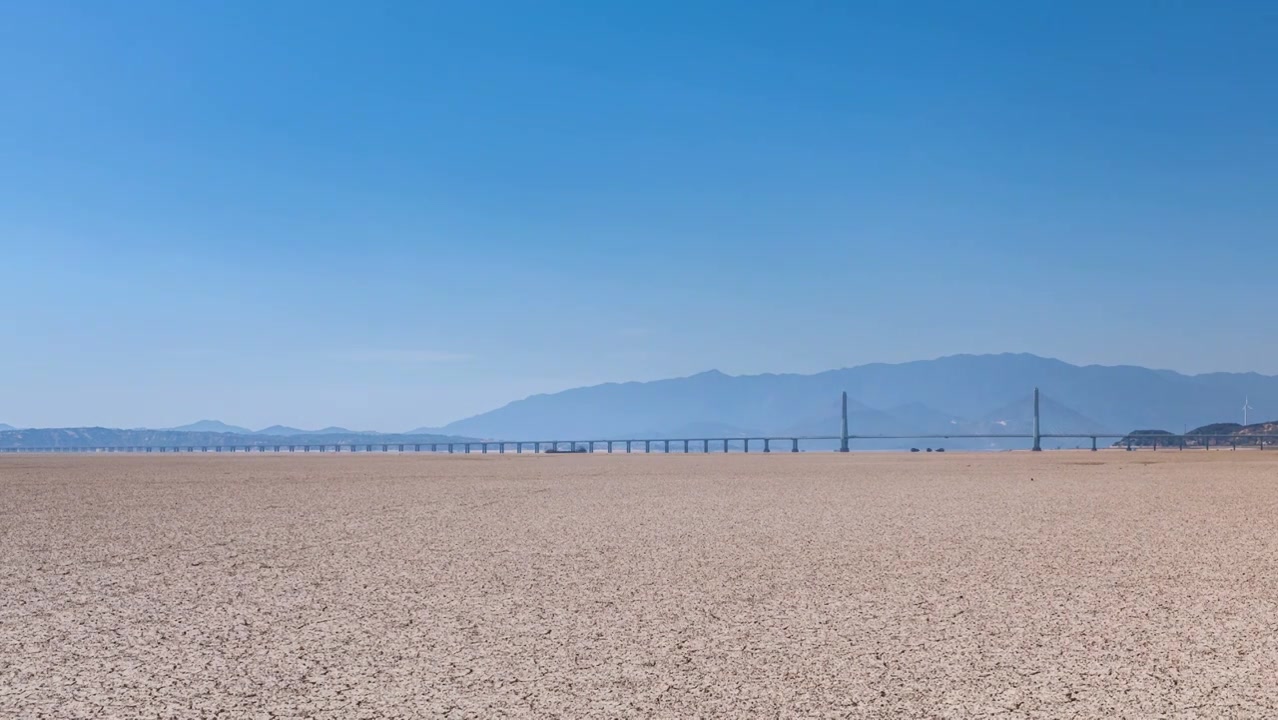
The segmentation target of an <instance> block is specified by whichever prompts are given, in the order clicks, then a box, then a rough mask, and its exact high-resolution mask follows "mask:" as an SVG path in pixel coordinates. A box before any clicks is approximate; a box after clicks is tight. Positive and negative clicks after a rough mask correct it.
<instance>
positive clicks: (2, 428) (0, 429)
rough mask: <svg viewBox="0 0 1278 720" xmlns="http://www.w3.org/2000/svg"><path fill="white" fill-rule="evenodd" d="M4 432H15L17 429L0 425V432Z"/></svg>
mask: <svg viewBox="0 0 1278 720" xmlns="http://www.w3.org/2000/svg"><path fill="white" fill-rule="evenodd" d="M5 430H17V428H15V427H14V426H12V425H5V424H4V423H0V432H4V431H5Z"/></svg>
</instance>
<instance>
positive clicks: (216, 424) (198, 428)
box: [166, 420, 437, 437]
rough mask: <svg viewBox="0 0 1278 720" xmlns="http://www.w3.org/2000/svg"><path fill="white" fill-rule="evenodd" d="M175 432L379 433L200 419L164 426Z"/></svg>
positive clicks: (234, 433) (421, 433)
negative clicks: (255, 426)
mask: <svg viewBox="0 0 1278 720" xmlns="http://www.w3.org/2000/svg"><path fill="white" fill-rule="evenodd" d="M166 429H167V430H174V431H177V432H203V433H229V434H232V435H273V436H281V437H291V436H297V435H377V434H379V433H376V432H373V431H370V430H347V429H346V428H343V427H326V428H323V429H321V430H299V429H298V428H294V427H288V426H287V425H272V426H270V427H267V428H262V429H261V430H249V429H248V428H244V427H240V426H239V425H227V424H226V423H224V422H222V421H221V420H200V421H199V422H193V423H191V424H190V425H182V426H179V427H174V428H166ZM407 434H411V435H429V434H437V433H428V432H427V433H423V432H419V431H417V430H413V431H410V432H409V433H407Z"/></svg>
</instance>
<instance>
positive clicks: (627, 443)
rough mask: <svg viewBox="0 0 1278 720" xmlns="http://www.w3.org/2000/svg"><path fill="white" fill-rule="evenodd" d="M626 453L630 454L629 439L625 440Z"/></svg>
mask: <svg viewBox="0 0 1278 720" xmlns="http://www.w3.org/2000/svg"><path fill="white" fill-rule="evenodd" d="M626 454H627V455H629V454H630V441H629V440H627V441H626Z"/></svg>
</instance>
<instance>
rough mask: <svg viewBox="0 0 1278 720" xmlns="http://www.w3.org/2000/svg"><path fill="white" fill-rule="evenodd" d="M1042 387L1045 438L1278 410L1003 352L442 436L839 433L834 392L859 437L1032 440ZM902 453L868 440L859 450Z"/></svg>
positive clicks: (549, 402)
mask: <svg viewBox="0 0 1278 720" xmlns="http://www.w3.org/2000/svg"><path fill="white" fill-rule="evenodd" d="M1035 387H1039V388H1041V390H1042V394H1043V395H1042V402H1041V411H1042V429H1043V432H1044V433H1091V432H1097V433H1120V432H1127V431H1129V430H1131V429H1133V428H1140V427H1171V428H1178V429H1180V428H1188V427H1196V426H1199V425H1202V424H1205V423H1208V422H1218V421H1220V420H1222V419H1226V418H1230V417H1232V416H1234V415H1238V414H1240V413H1241V408H1242V404H1243V399H1244V396H1250V398H1251V402H1252V405H1253V406H1255V407H1256V408H1259V409H1260V410H1258V411H1257V412H1260V411H1263V409H1265V408H1274V409H1275V414H1278V377H1271V376H1264V375H1258V374H1255V373H1245V374H1231V373H1211V374H1206V375H1183V374H1180V373H1176V372H1173V371H1169V370H1150V369H1147V368H1141V367H1132V366H1101V365H1088V366H1077V365H1071V364H1069V363H1066V362H1062V361H1060V360H1054V359H1050V358H1043V357H1038V356H1035V355H1028V354H1001V355H954V356H950V357H943V358H939V359H936V360H924V361H917V362H908V363H901V364H895V365H889V364H881V363H876V364H872V365H862V366H859V367H853V368H845V369H842V370H831V371H828V372H823V373H817V374H814V375H773V374H765V375H742V376H730V375H725V374H724V373H721V372H718V371H713V370H712V371H709V372H704V373H700V374H697V375H692V376H689V377H684V378H674V379H669V380H657V381H652V382H629V383H608V384H604V385H595V386H591V387H583V388H576V389H573V390H566V391H563V392H559V393H554V394H548V395H534V396H532V397H529V398H526V399H524V400H519V401H516V402H512V403H510V404H508V405H506V406H504V407H501V408H498V409H496V410H493V411H490V412H486V413H483V414H480V415H476V416H474V417H470V418H466V419H464V420H459V421H457V422H454V423H450V424H448V425H445V426H444V427H443V428H440V430H439V431H440V432H444V433H448V434H457V435H467V436H472V437H485V438H503V439H522V438H530V439H531V438H539V439H553V438H556V437H559V438H565V439H568V438H625V437H678V436H681V435H683V436H686V435H684V434H685V433H687V434H690V435H691V436H693V437H696V436H698V435H703V434H704V435H710V436H715V435H717V436H719V437H723V436H724V435H736V436H745V435H751V436H759V435H778V436H786V435H835V434H837V433H838V430H839V407H838V405H839V393H840V391H842V390H846V391H847V392H848V395H849V398H850V402H849V416H850V418H849V419H850V426H851V427H850V430H851V432H852V434H854V435H916V434H947V433H952V434H983V433H1010V434H1027V433H1029V432H1031V431H1032V427H1033V409H1032V408H1033V401H1032V398H1033V389H1034V388H1035ZM703 429H704V431H703ZM712 429H713V430H714V432H710V430H712ZM904 444H908V443H902V442H874V441H860V443H859V444H858V447H876V446H877V447H899V446H902V445H904ZM1008 444H1009V443H1002V444H1001V445H1000V444H995V443H989V442H987V441H971V442H968V443H962V442H953V443H949V445H950V446H951V447H963V446H974V447H998V446H1006V445H1008ZM1011 444H1012V445H1019V444H1018V443H1011ZM1056 444H1063V445H1068V446H1072V445H1073V444H1074V443H1069V442H1065V441H1062V442H1060V443H1056ZM1051 445H1053V443H1049V446H1051Z"/></svg>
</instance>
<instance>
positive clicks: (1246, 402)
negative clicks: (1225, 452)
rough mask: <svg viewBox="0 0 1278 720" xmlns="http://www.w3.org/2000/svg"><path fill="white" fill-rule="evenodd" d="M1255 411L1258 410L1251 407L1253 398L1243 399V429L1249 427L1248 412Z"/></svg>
mask: <svg viewBox="0 0 1278 720" xmlns="http://www.w3.org/2000/svg"><path fill="white" fill-rule="evenodd" d="M1255 409H1256V408H1254V407H1252V406H1251V397H1250V396H1247V397H1244V398H1243V427H1246V426H1247V411H1248V410H1255Z"/></svg>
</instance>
